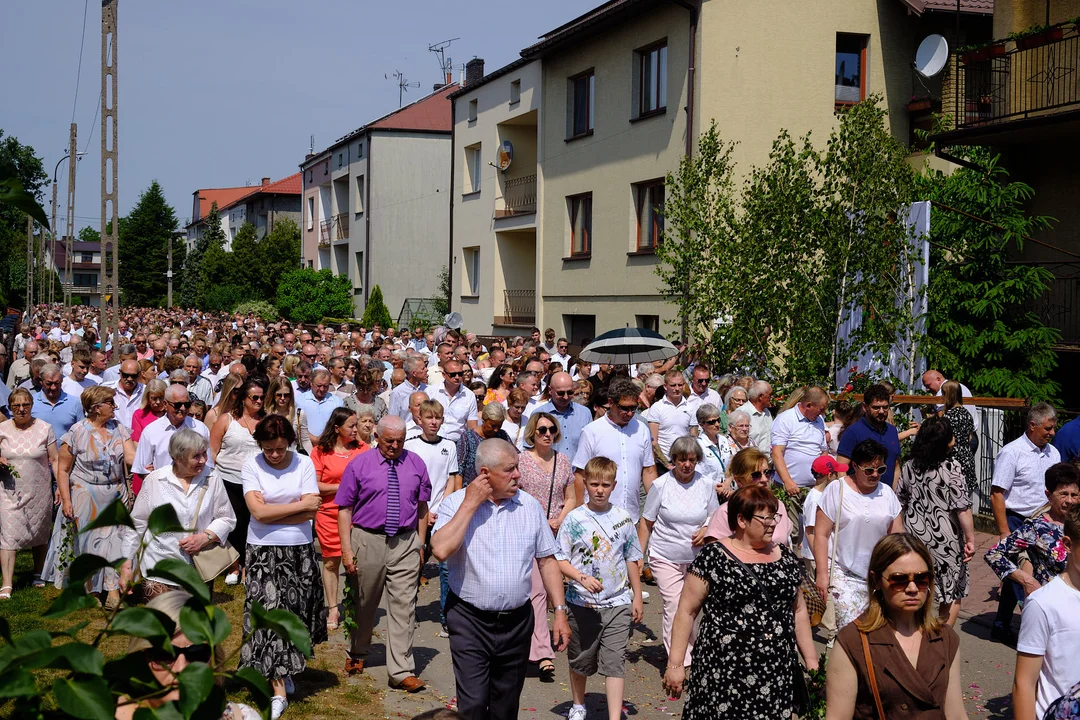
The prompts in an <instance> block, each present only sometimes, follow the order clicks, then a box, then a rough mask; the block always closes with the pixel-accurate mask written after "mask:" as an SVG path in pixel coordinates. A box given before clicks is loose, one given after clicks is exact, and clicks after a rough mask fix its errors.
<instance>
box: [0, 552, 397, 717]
mask: <svg viewBox="0 0 1080 720" xmlns="http://www.w3.org/2000/svg"><path fill="white" fill-rule="evenodd" d="M32 576H33V562H32V560H31V556H30V553H29V552H21V553H19V556H18V559H17V560H16V564H15V592H14V593H13V594H12V596H11V599H10V600H0V617H3V618H4V619H5V620H7V622H8V624H9V625H10V626H11V633H12V636H18V635H21V634H22V633H25V632H27V631H29V630H37V629H40V630H46V631H48V632H59V631H62V630H65V629H66V628H69V627H72V626H74V625H77V624H79V623H81V622H87V623H89V624H88V625H87V626H86V627H85V628H84V629H83V630H81V631H80V632H79V634H78V637H79V640H81V641H83V642H87V643H89V642H92V641H93V639H94V638H95V637H96V636H97V633H98V632H99V631H100V630H101V628H102V627H104V625H105V620H106V617H107V615H106V613H105V610H103V609H94V610H82V611H80V612H77V613H72V614H71V615H68V616H67V617H65V618H62V619H60V620H50V619H47V618H44V617H42V615H43V614H44V613H45V611H46V610H48V608H49V605H51V604H52V601H53V600H55V599H56V596H57V595H59V594H60V591H59V590H57V589H56V588H54V587H53V586H52V585H49V586H48V587H46V588H44V589H38V588H32V587H30V581H31V579H32ZM214 604H215V605H217V606H218V607H219V608H221V609H222V610H224V611H225V614H226V615H227V616H228V618H229V622H230V623H232V633H231V634H230V636H229V639H228V640H227V641H226V643H225V650H226V654H231V653H232V652H233V651H234V650H236V648H237V647H238V646H239V644H240V641H241V634H242V630H243V622H244V590H243V587H241V586H233V587H228V586H226V585H225V583H224V582H223V580H221V579H220V578H219V579H218V580H217V581H216V582H215V583H214ZM128 640H129V638H128V637H127V636H108V637H105V638H104V639H103V640H102V642H101V644H100V645H99V646H98V648H99V649H100V650H101V653H102V655H104V656H105V659H106V660H109V659H111V658H114V657H118V656H121V655H123V654H124V653H125V652H127V646H128ZM2 642H3V641H2V640H0V643H2ZM229 665H230V669H233V668H235V667H236V660H235V659H234V660H233V661H232V662H230V664H229ZM344 665H345V643H344V637H343V635H342V634H341V632H340V631H338V632H335V633H334V634H333V635H332V636H331V638H330V641H329V642H326V643H323V644H322V645H318V646H317V647H316V648H315V656H314V657H313V658H312V659H310V660H309V661H308V665H307V670H306V671H305V672H304V673H303V674H302V675H300V676H299V677H297V678H294V680H295V683H296V694H295V695H292V696H290V697H289V709H288V710H287V711H286V713H285V718H286V720H289V719H295V720H299V719H301V718H304V719H307V720H341V718H342V717H349V718H355V719H356V720H375V719H376V718H380V719H381V718H385V717H386V714H385V712H383V704H382V696H381V694H380V692H379V690H378V689H376V688H375V684H374V682H373V681H372V679H371V677H370V676H367V675H361V676H360V677H355V678H353V677H347V676H346V675H345V672H344ZM65 674H66V672H65V671H61V670H39V671H36V672H35V677H36V678H37V681H38V685H39V687H47V686H48V685H51V684H52V682H53V680H55V679H56V678H58V677H61V676H63V675H65ZM228 696H229V699H230V700H234V701H237V702H246V701H247V693H246V692H245V691H244V690H241V689H238V688H237V689H231V688H230V689H229V692H228ZM11 711H12V708H11V702H10V701H4V702H0V718H3V717H10V715H11Z"/></svg>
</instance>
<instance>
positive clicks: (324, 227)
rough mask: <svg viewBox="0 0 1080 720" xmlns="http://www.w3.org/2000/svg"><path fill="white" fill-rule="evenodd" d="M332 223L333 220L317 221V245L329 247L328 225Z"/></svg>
mask: <svg viewBox="0 0 1080 720" xmlns="http://www.w3.org/2000/svg"><path fill="white" fill-rule="evenodd" d="M333 224H334V221H333V220H321V221H320V222H319V247H330V226H331V225H333Z"/></svg>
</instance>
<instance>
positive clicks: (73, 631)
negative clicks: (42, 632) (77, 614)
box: [49, 620, 90, 640]
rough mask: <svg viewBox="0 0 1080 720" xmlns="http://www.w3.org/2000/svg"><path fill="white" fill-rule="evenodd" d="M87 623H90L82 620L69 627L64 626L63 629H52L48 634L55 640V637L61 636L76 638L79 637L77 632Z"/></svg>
mask: <svg viewBox="0 0 1080 720" xmlns="http://www.w3.org/2000/svg"><path fill="white" fill-rule="evenodd" d="M89 624H90V621H89V620H83V621H82V622H80V623H75V624H74V625H72V626H71V627H67V628H64V629H63V630H54V631H52V632H50V633H49V635H51V636H52V638H53V640H55V639H56V638H61V637H68V638H71V639H72V640H78V639H79V632H80V631H82V630H83V629H84V628H85V627H86V626H87V625H89Z"/></svg>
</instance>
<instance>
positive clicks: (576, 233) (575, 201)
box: [566, 193, 592, 256]
mask: <svg viewBox="0 0 1080 720" xmlns="http://www.w3.org/2000/svg"><path fill="white" fill-rule="evenodd" d="M566 206H567V210H568V211H569V213H570V255H571V256H575V255H588V254H590V253H591V252H592V193H583V194H581V195H571V196H570V197H568V198H566Z"/></svg>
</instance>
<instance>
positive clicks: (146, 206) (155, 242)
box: [119, 180, 178, 307]
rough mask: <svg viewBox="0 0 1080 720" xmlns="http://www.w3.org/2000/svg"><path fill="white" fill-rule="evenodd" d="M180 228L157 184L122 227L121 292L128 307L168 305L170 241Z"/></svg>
mask: <svg viewBox="0 0 1080 720" xmlns="http://www.w3.org/2000/svg"><path fill="white" fill-rule="evenodd" d="M177 227H178V223H177V220H176V211H175V210H173V208H172V207H170V206H169V204H168V203H167V202H166V201H165V194H164V193H163V192H162V190H161V185H159V184H158V181H157V180H154V181H153V182H151V183H150V187H148V188H147V189H146V190H145V191H144V192H143V193H142V195H140V196H139V202H138V203H136V204H135V207H134V208H132V210H131V212H130V213H128V215H127V216H126V217H125V218H124V222H122V223H120V237H119V253H120V257H119V260H120V292H121V293H122V298H121V299H122V301H123V303H124V304H125V305H135V306H137V307H144V306H152V307H163V306H164V305H165V300H166V293H167V289H168V288H167V285H168V278H167V277H166V272H167V271H168V251H169V238H171V237H172V236H173V234H174V233H175V232H176V229H177Z"/></svg>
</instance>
